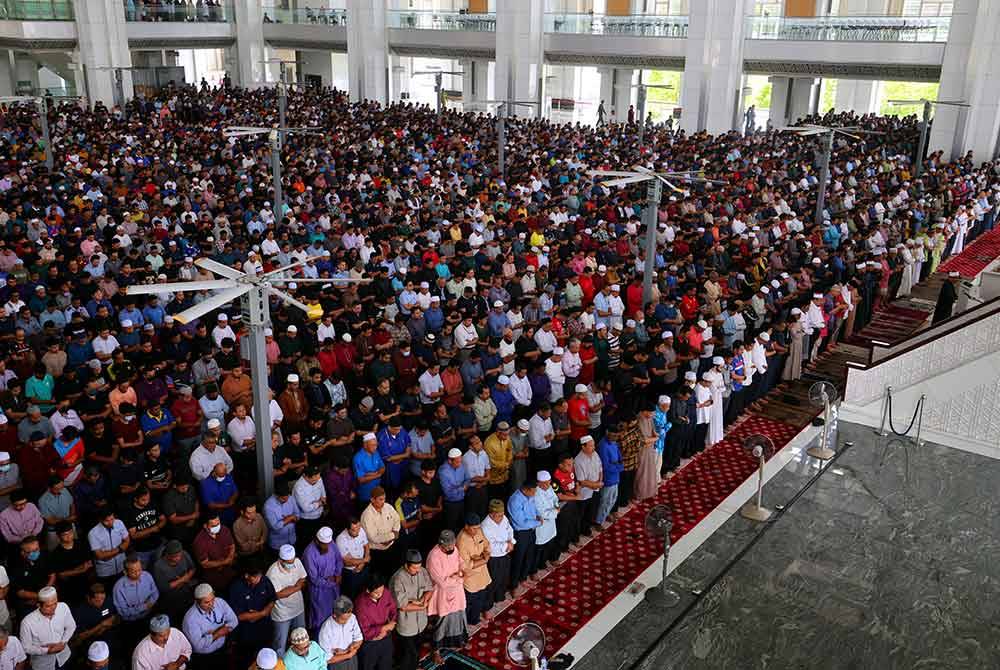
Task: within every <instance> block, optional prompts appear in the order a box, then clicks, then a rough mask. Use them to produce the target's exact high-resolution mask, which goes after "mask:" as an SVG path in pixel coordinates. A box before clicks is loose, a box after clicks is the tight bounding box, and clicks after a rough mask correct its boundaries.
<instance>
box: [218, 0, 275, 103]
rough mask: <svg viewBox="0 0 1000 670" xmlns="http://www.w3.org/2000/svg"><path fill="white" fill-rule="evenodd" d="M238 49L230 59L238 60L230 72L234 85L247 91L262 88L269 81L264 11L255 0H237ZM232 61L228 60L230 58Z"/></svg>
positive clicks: (231, 53)
mask: <svg viewBox="0 0 1000 670" xmlns="http://www.w3.org/2000/svg"><path fill="white" fill-rule="evenodd" d="M233 8H234V9H235V15H236V49H235V53H233V52H230V54H229V56H230V57H231V58H233V59H234V61H233V63H232V64H233V65H234V66H235V67H233V68H232V71H231V72H230V76H231V77H232V79H233V83H235V84H237V85H238V86H243V87H245V88H259V87H260V86H263V85H264V84H265V82H266V81H267V76H266V74H265V67H266V66H265V65H264V60H265V59H266V58H267V46H266V45H265V44H264V9H263V7H262V6H261V3H259V2H255V1H254V0H236V2H235V3H234V7H233ZM227 60H228V59H227Z"/></svg>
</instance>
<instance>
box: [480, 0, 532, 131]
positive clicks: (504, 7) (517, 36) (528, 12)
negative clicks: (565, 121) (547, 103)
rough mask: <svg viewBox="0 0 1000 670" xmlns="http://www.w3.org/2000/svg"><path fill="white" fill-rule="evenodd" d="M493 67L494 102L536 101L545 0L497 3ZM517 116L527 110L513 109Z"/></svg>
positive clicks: (514, 0)
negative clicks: (495, 100) (504, 100)
mask: <svg viewBox="0 0 1000 670" xmlns="http://www.w3.org/2000/svg"><path fill="white" fill-rule="evenodd" d="M496 12H497V30H496V40H497V42H496V67H495V68H494V73H493V82H494V84H493V88H494V90H495V93H496V97H497V99H510V98H513V99H516V100H522V101H528V100H530V101H536V102H537V101H539V100H540V99H541V97H542V95H543V93H544V90H545V83H544V79H543V74H542V73H543V70H544V67H543V65H544V53H543V45H542V40H543V38H544V25H543V21H544V19H545V0H497V3H496ZM514 112H515V113H516V114H520V115H528V114H532V109H531V108H530V107H516V108H515V110H514Z"/></svg>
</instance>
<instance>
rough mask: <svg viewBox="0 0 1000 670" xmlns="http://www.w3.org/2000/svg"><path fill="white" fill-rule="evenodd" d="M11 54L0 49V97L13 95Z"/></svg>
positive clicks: (13, 80)
mask: <svg viewBox="0 0 1000 670" xmlns="http://www.w3.org/2000/svg"><path fill="white" fill-rule="evenodd" d="M13 57H14V54H13V52H11V51H9V50H7V49H0V95H14V83H15V79H14V67H13V62H12V59H13Z"/></svg>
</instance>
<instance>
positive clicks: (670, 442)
mask: <svg viewBox="0 0 1000 670" xmlns="http://www.w3.org/2000/svg"><path fill="white" fill-rule="evenodd" d="M683 433H684V430H683V428H682V429H681V430H680V431H678V430H677V426H672V427H671V428H670V431H669V432H667V440H666V444H665V445H664V448H663V465H661V466H660V470H661V474H662V473H663V472H670V471H671V470H676V469H677V468H679V467H680V465H681V456H682V455H683V453H684V451H683V450H684V435H683ZM618 491H619V494H620V493H621V484H619V488H618Z"/></svg>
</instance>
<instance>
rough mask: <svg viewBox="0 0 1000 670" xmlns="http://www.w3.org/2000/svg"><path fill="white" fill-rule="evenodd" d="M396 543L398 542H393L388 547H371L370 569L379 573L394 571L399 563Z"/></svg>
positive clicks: (390, 573) (386, 573)
mask: <svg viewBox="0 0 1000 670" xmlns="http://www.w3.org/2000/svg"><path fill="white" fill-rule="evenodd" d="M398 544H399V543H398V542H393V543H392V546H390V547H389V548H388V549H372V550H371V556H372V562H371V568H372V570H374V571H375V572H377V573H378V574H380V575H392V574H393V573H394V572H396V570H398V569H399V563H400V554H399V547H398Z"/></svg>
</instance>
